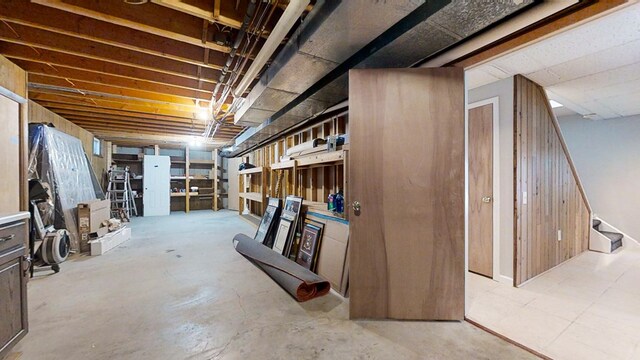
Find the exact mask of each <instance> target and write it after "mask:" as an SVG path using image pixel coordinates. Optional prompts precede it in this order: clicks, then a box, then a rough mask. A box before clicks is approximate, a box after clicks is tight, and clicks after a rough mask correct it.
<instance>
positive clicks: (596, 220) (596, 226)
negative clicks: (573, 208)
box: [593, 219, 602, 230]
mask: <svg viewBox="0 0 640 360" xmlns="http://www.w3.org/2000/svg"><path fill="white" fill-rule="evenodd" d="M600 224H602V221H600V220H598V219H593V228H594V229H596V230H598V226H600Z"/></svg>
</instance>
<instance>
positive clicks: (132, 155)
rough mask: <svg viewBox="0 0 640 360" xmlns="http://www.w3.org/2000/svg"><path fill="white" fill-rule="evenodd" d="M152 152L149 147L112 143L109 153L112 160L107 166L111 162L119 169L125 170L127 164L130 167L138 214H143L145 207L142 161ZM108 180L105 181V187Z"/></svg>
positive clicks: (109, 163) (109, 164) (108, 164)
mask: <svg viewBox="0 0 640 360" xmlns="http://www.w3.org/2000/svg"><path fill="white" fill-rule="evenodd" d="M150 152H151V149H150V148H149V147H130V146H118V145H115V144H114V145H112V146H111V148H110V149H109V153H108V155H107V157H108V158H110V161H109V162H108V163H107V167H109V166H111V163H113V164H115V165H116V167H117V168H118V169H122V170H124V169H125V168H126V167H127V166H128V167H129V172H130V174H131V179H130V183H131V189H132V190H133V191H135V192H136V196H135V198H134V199H135V202H136V209H137V210H138V215H139V216H142V215H143V214H144V208H143V205H142V194H143V187H142V178H140V176H141V175H143V167H142V161H143V159H144V155H145V154H148V153H150ZM106 184H108V180H107V182H105V187H106Z"/></svg>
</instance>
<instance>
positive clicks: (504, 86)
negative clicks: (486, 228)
mask: <svg viewBox="0 0 640 360" xmlns="http://www.w3.org/2000/svg"><path fill="white" fill-rule="evenodd" d="M468 97H469V100H468V102H469V104H472V103H474V102H478V101H481V100H486V99H490V98H493V97H498V98H499V99H498V102H499V107H500V108H499V109H500V111H499V148H500V149H499V151H500V158H499V164H494V166H499V167H500V177H499V178H500V194H499V200H498V201H500V229H499V233H500V275H502V276H506V277H509V278H513V77H511V78H508V79H504V80H500V81H497V82H495V83H492V84H489V85H485V86H481V87H479V88H476V89H473V90H469V94H468ZM494 231H495V230H494Z"/></svg>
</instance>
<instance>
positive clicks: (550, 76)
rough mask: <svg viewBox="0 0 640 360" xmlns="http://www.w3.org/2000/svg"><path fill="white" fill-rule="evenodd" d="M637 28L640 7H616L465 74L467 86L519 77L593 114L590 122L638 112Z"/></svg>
mask: <svg viewBox="0 0 640 360" xmlns="http://www.w3.org/2000/svg"><path fill="white" fill-rule="evenodd" d="M638 24H640V3H635V4H630V5H628V6H626V7H621V8H619V9H618V10H616V11H614V12H613V13H611V14H609V15H605V16H602V17H600V18H598V19H595V20H592V21H590V22H588V23H586V24H584V25H581V26H579V27H575V28H573V29H570V30H567V31H564V32H562V33H560V34H558V35H556V36H553V37H550V38H547V39H545V40H542V41H539V42H537V43H535V44H533V45H530V46H527V47H525V48H523V49H520V50H517V51H514V52H512V53H509V54H507V55H504V56H502V57H499V58H497V59H494V60H492V61H490V62H488V63H485V64H482V65H480V66H478V67H475V68H473V69H471V70H469V71H467V82H468V85H469V87H470V88H476V87H479V86H482V85H486V84H489V83H492V82H495V81H498V80H500V79H504V78H507V77H510V76H513V75H515V74H523V75H525V76H526V77H528V78H529V79H531V80H533V81H535V82H537V83H538V84H540V85H542V86H544V87H545V90H546V91H547V93H548V94H549V97H550V98H551V99H553V100H556V101H557V102H559V103H561V104H563V105H564V106H565V107H567V108H568V109H569V110H572V111H575V112H577V113H578V114H581V115H588V114H595V115H592V116H591V117H590V118H592V119H611V118H617V117H621V116H632V115H637V114H640V101H638V99H640V28H639V25H638ZM565 112H566V113H570V112H567V111H565ZM560 113H561V114H562V113H563V112H562V111H560Z"/></svg>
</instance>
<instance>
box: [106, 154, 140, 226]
mask: <svg viewBox="0 0 640 360" xmlns="http://www.w3.org/2000/svg"><path fill="white" fill-rule="evenodd" d="M130 178H131V175H130V173H129V167H128V166H127V167H125V168H124V170H122V169H118V168H117V167H116V166H115V165H114V166H112V167H111V169H109V185H108V186H107V198H108V199H109V200H111V217H114V218H117V219H122V220H125V219H126V220H129V219H131V215H132V214H133V215H135V216H138V209H137V208H136V201H135V199H134V196H133V191H132V190H131V182H130Z"/></svg>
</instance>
